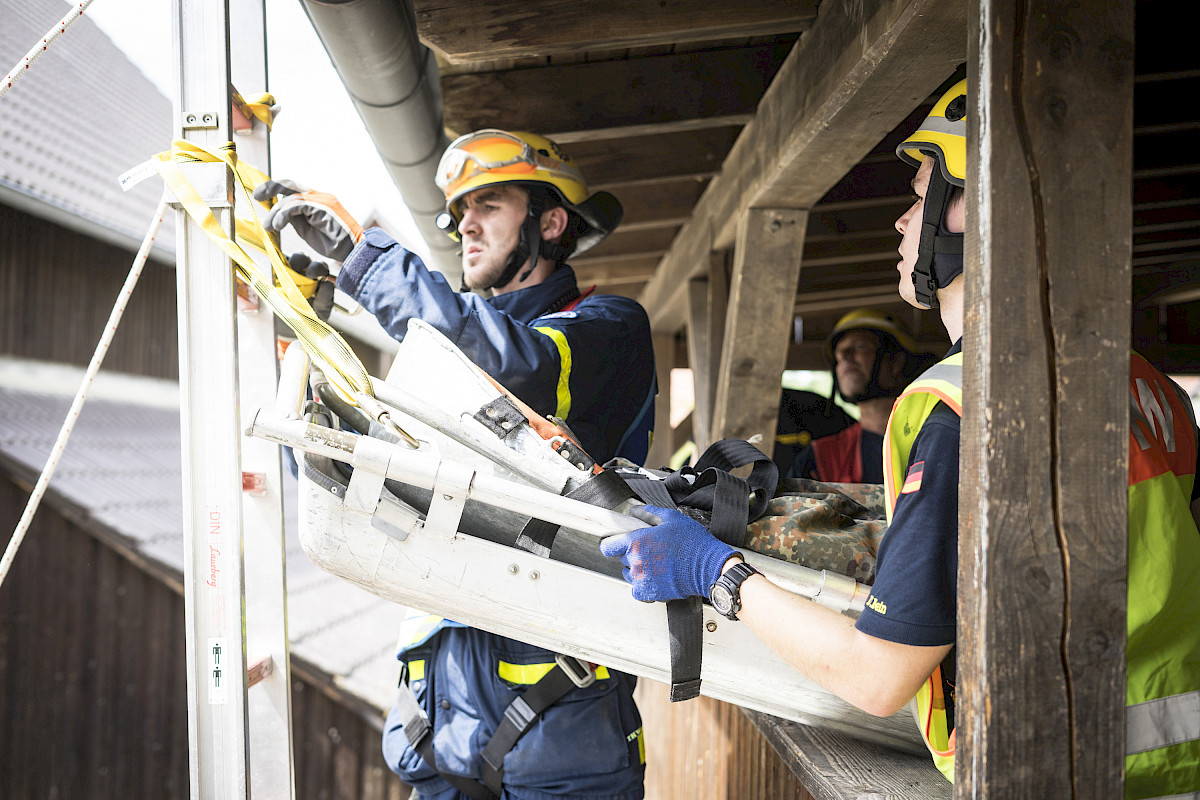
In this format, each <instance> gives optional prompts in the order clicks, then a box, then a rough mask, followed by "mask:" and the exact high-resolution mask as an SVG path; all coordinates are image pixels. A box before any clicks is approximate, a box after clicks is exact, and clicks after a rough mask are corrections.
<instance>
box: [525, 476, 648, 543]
mask: <svg viewBox="0 0 1200 800" xmlns="http://www.w3.org/2000/svg"><path fill="white" fill-rule="evenodd" d="M566 496H567V497H570V498H571V499H572V500H582V501H583V502H585V503H589V504H591V505H593V506H599V507H600V508H607V509H609V510H610V511H611V510H612V509H614V508H616V507H617V506H619V505H621V503H624V502H625V501H626V500H629V499H630V498H632V497H633V496H634V494H633V492H632V491H631V490H630V489H629V484H627V483H625V481H623V480H622V479H621V476H619V475H617V473H615V472H613V471H612V470H604V471H603V472H601V473H599V474H598V475H593V476H592V477H590V478H588V479H587V481H585V482H584V483H583V485H582V486H578V487H576V488H575V489H574V490H572V491H570V492H568V493H567V495H566ZM558 527H559V526H557V525H554V524H552V523H550V522H546V521H545V520H540V519H537V518H536V517H533V518H530V520H529V521H528V522H526V523H525V527H524V528H522V529H521V533H520V534H519V535H518V536H517V541H516V542H515V544H516V546H517V547H519V548H521V549H522V550H526V551H528V552H530V553H533V554H534V555H537V556H541V557H542V558H549V557H550V548H552V547H553V546H554V537H556V536H558Z"/></svg>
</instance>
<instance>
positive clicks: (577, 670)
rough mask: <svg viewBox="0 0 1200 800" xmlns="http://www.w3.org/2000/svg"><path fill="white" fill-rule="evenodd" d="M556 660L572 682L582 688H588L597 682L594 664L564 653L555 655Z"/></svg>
mask: <svg viewBox="0 0 1200 800" xmlns="http://www.w3.org/2000/svg"><path fill="white" fill-rule="evenodd" d="M554 660H555V662H557V663H558V666H559V668H561V669H562V671H563V672H564V673H565V674H566V676H567V678H569V679H570V681H571V683H573V684H575V685H576V686H578V687H579V688H580V689H586V688H587V687H589V686H591V685H592V684H593V683H595V682H596V670H594V669H592V665H591V664H589V663H587V662H586V661H580V660H579V659H578V658H575V657H574V656H565V655H563V654H562V653H558V654H557V655H555V656H554Z"/></svg>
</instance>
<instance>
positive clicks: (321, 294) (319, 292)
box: [287, 253, 334, 322]
mask: <svg viewBox="0 0 1200 800" xmlns="http://www.w3.org/2000/svg"><path fill="white" fill-rule="evenodd" d="M287 264H288V267H289V268H290V269H291V270H292V271H293V272H295V273H297V274H299V275H303V276H304V277H306V278H310V279H312V280H315V281H320V283H318V284H317V288H316V291H314V292H313V295H312V297H310V298H308V304H309V305H311V306H312V309H313V313H315V314H316V315H317V319H319V320H321V321H323V322H329V313H330V312H331V311H333V290H334V281H333V279H332V278H330V277H329V266H328V265H327V264H326V263H325V262H324V261H313V260H312V259H311V258H309V257H308V254H307V253H292V254H291V255H290V256H288V257H287Z"/></svg>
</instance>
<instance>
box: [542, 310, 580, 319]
mask: <svg viewBox="0 0 1200 800" xmlns="http://www.w3.org/2000/svg"><path fill="white" fill-rule="evenodd" d="M578 316H579V312H578V311H555V312H554V313H553V314H542V315H541V316H540V317H538V319H575V318H576V317H578Z"/></svg>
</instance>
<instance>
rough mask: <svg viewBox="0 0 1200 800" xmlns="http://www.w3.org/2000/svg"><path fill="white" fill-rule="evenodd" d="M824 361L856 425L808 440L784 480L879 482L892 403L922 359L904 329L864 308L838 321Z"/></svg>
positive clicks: (889, 316) (890, 318) (897, 322)
mask: <svg viewBox="0 0 1200 800" xmlns="http://www.w3.org/2000/svg"><path fill="white" fill-rule="evenodd" d="M825 359H826V360H827V361H828V362H829V369H830V371H831V372H832V373H833V391H834V393H835V394H840V395H841V396H842V398H843V399H845V400H846V401H848V402H850V403H854V404H855V405H857V406H858V415H859V417H858V421H856V422H854V423H852V424H851V425H849V426H847V427H846V428H844V429H843V430H841V431H839V432H837V433H834V434H832V435H830V436H824V437H821V438H819V439H814V440H813V441H812V443H811V444H810V445H809V446H808V447H806V448H805V449H803V450H801V451H800V452H799V453H798V454H797V456H796V459H795V460H794V461H793V462H792V464H791V468H790V469H789V470H788V477H790V478H811V479H813V480H818V481H828V482H834V483H883V433H884V430H885V429H886V428H887V421H888V415H889V414H890V413H891V411H892V403H894V402H895V400H896V398H897V397H899V396H900V393H901V392H902V391H904V387H905V386H906V385H907V384H908V382H909V381H910V380H912V378H913V377H914V376H915V375H916V374H917V373H918V372H920V370H921V368H922V367H923V366H924V365H925V364H926V363H927V362H926V359H925V358H924V356H923V355H922V354H921V353H920V352H918V350H917V341H916V339H915V338H913V335H912V332H911V331H910V330H909V329H908V326H907V325H905V324H904V323H903V322H901V321H900V320H899V319H898V318H896V317H895V316H893V315H892V314H888V313H886V312H883V311H875V310H874V309H869V308H860V309H858V310H856V311H851V312H850V313H848V314H846V315H845V316H843V317H842V318H841V319H840V320H838V322H837V324H836V325H834V326H833V332H832V333H830V334H829V338H827V339H826V340H825ZM832 403H833V398H832V397H831V398H830V404H831V405H832Z"/></svg>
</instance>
